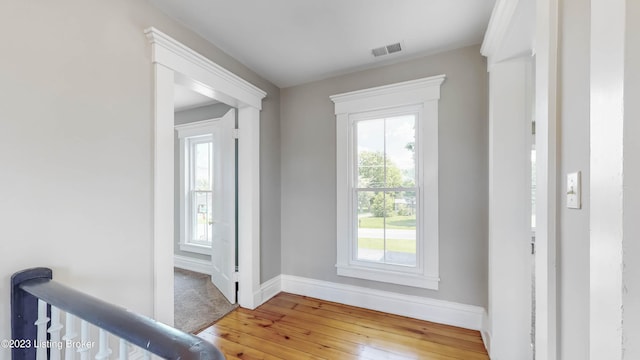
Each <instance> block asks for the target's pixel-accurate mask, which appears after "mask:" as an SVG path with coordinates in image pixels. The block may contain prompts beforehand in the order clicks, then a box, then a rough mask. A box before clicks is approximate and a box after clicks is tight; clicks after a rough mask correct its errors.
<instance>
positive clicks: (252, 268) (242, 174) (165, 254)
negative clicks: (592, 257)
mask: <svg viewBox="0 0 640 360" xmlns="http://www.w3.org/2000/svg"><path fill="white" fill-rule="evenodd" d="M145 34H146V35H147V38H148V39H149V41H150V42H151V44H152V49H151V50H152V60H153V64H154V80H155V83H154V90H155V91H154V94H155V99H154V132H153V133H154V174H153V178H154V200H153V209H154V212H153V217H154V221H153V223H154V228H153V244H154V246H153V248H154V253H153V259H154V296H153V298H154V316H155V318H156V319H157V320H158V321H161V322H164V323H166V324H169V325H173V324H174V299H173V296H172V295H173V293H174V289H173V287H174V284H173V281H172V279H173V274H172V273H173V247H172V244H173V235H174V228H175V219H174V198H173V193H174V191H173V190H174V178H173V176H174V144H173V139H174V138H173V134H174V129H173V126H174V108H173V100H174V84H175V83H179V84H181V85H183V86H187V87H188V88H190V89H191V90H193V91H195V92H197V93H199V94H201V95H204V96H207V97H209V98H211V99H214V100H216V101H218V102H221V103H224V104H226V105H228V106H231V107H234V108H237V109H238V133H239V136H238V137H239V139H238V215H237V216H238V225H239V226H238V280H239V287H238V295H237V298H238V304H239V305H240V306H242V307H246V308H249V309H253V308H255V307H256V306H258V305H259V303H260V301H261V294H260V235H259V234H260V176H259V174H260V109H261V107H262V99H263V98H264V97H265V96H266V93H265V92H264V91H262V90H260V89H258V88H256V87H255V86H253V85H251V84H249V83H248V82H246V81H244V80H243V79H241V78H239V77H237V76H236V75H234V74H232V73H230V72H228V71H227V70H225V69H223V68H221V67H220V66H218V65H217V64H215V63H213V62H211V61H210V60H208V59H206V58H204V57H203V56H201V55H199V54H197V53H196V52H194V51H193V50H191V49H189V48H187V47H186V46H184V45H182V44H180V43H179V42H178V41H176V40H174V39H172V38H171V37H169V36H167V35H166V34H164V33H162V32H161V31H159V30H157V29H155V28H149V29H147V30H145Z"/></svg>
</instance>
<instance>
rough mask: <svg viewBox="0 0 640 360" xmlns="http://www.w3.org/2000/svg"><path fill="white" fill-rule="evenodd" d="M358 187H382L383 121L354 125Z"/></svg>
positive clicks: (383, 171)
mask: <svg viewBox="0 0 640 360" xmlns="http://www.w3.org/2000/svg"><path fill="white" fill-rule="evenodd" d="M356 134H357V135H356V136H357V147H358V148H357V150H358V159H357V160H358V187H360V188H365V187H370V188H379V187H384V186H385V185H384V184H385V181H384V177H385V175H384V173H385V169H384V119H376V120H365V121H358V122H357V123H356Z"/></svg>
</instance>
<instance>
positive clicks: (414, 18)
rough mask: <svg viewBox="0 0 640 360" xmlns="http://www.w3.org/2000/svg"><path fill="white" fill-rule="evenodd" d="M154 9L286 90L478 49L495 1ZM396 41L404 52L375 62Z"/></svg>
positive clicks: (174, 4) (163, 4) (291, 2)
mask: <svg viewBox="0 0 640 360" xmlns="http://www.w3.org/2000/svg"><path fill="white" fill-rule="evenodd" d="M151 2H152V3H154V4H155V5H156V6H158V7H159V8H160V9H161V10H163V11H164V12H166V13H167V14H168V15H169V16H171V17H173V18H174V19H176V20H178V21H179V22H181V23H182V24H184V25H185V26H187V27H189V28H191V29H192V30H194V31H195V32H197V33H199V34H200V35H201V36H203V37H204V38H206V39H207V40H209V41H210V42H211V43H213V44H215V45H216V46H218V47H219V48H220V49H222V50H223V51H225V52H226V53H228V54H229V55H231V56H232V57H234V58H235V59H237V60H238V61H240V62H241V63H243V64H244V65H246V66H247V67H249V68H250V69H252V70H253V71H255V72H257V73H258V74H259V75H261V76H262V77H264V78H265V79H267V80H269V81H271V82H272V83H274V84H275V85H277V86H279V87H281V88H284V87H289V86H293V85H298V84H302V83H306V82H310V81H314V80H319V79H323V78H327V77H330V76H334V75H340V74H344V73H348V72H352V71H356V70H362V69H365V68H371V67H375V66H379V65H383V64H388V63H392V62H398V61H401V60H405V59H409V58H413V57H417V56H420V55H425V54H429V53H435V52H439V51H443V50H448V49H453V48H458V47H462V46H466V45H472V44H479V43H480V42H481V41H482V38H483V35H484V32H485V30H486V27H487V23H488V21H489V17H490V15H491V10H492V8H493V4H494V2H495V0H180V1H175V0H151ZM161 30H162V29H161ZM396 42H402V43H403V45H404V46H403V47H404V50H403V51H402V52H400V53H396V54H392V55H386V56H383V57H379V58H374V57H373V56H372V55H371V49H373V48H377V47H380V46H385V45H389V44H393V43H396Z"/></svg>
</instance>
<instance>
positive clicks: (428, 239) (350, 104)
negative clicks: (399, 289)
mask: <svg viewBox="0 0 640 360" xmlns="http://www.w3.org/2000/svg"><path fill="white" fill-rule="evenodd" d="M444 79H445V75H438V76H432V77H428V78H422V79H417V80H411V81H405V82H401V83H397V84H391V85H385V86H380V87H375V88H370V89H364V90H358V91H353V92H349V93H343V94H338V95H332V96H330V98H331V100H332V101H333V102H334V104H335V114H336V187H337V194H336V195H337V196H336V205H337V209H336V210H337V234H336V235H337V254H338V258H337V264H336V268H337V274H338V275H340V276H348V277H355V278H360V279H367V280H374V281H381V282H388V283H394V284H399V285H406V286H412V287H419V288H426V289H433V290H437V289H438V285H439V282H440V277H439V262H438V251H439V250H438V239H439V230H438V224H439V222H438V100H439V99H440V85H441V84H442V82H443V81H444ZM408 106H418V107H420V108H421V119H420V120H419V121H420V124H419V125H418V126H417V127H416V128H417V130H416V131H420V133H419V135H418V138H419V139H420V141H419V144H418V146H420V147H421V148H420V149H418V151H420V156H419V157H418V162H419V164H416V168H417V169H416V170H417V171H418V172H419V173H420V176H419V177H418V178H419V180H418V181H421V182H422V186H421V191H420V194H419V195H418V196H420V203H421V208H420V210H421V212H420V213H421V214H422V215H421V219H420V220H419V221H421V222H422V223H421V224H422V226H421V227H422V231H421V233H420V234H419V235H418V236H419V237H422V238H423V240H424V241H423V242H422V244H423V246H422V248H420V245H418V254H416V255H417V262H418V264H417V266H416V267H415V268H411V269H410V270H409V269H407V271H398V270H391V269H397V267H392V266H389V267H387V266H385V267H384V268H382V267H380V266H368V265H367V264H365V263H363V262H362V261H356V260H355V258H354V256H353V255H354V250H353V247H352V244H353V241H352V239H353V236H354V225H353V224H354V222H353V214H354V211H353V201H352V194H351V192H352V181H353V180H352V179H353V173H352V171H353V170H352V169H353V166H352V164H351V163H350V161H353V160H352V159H353V155H352V153H353V151H354V149H353V147H354V143H353V142H354V136H353V134H352V131H353V127H352V126H351V124H352V121H353V118H354V115H356V114H358V113H363V112H373V111H378V110H385V109H391V108H401V107H408ZM355 117H357V116H355ZM419 187H420V186H419ZM419 243H420V241H419Z"/></svg>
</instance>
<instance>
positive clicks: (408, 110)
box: [348, 106, 425, 273]
mask: <svg viewBox="0 0 640 360" xmlns="http://www.w3.org/2000/svg"><path fill="white" fill-rule="evenodd" d="M406 115H412V116H413V117H414V128H413V138H414V159H413V166H414V186H413V187H403V186H400V187H359V186H358V184H359V180H360V171H359V164H358V159H359V151H358V145H359V141H358V124H360V123H362V122H364V121H371V120H383V121H384V128H383V134H382V135H383V138H384V145H383V165H384V183H385V185H386V184H387V174H388V173H387V166H388V161H387V144H386V143H387V126H386V124H387V121H388V120H387V119H389V118H396V117H401V116H406ZM421 115H422V114H421V107H420V106H401V107H395V108H391V109H385V110H376V111H367V112H361V113H358V114H350V115H349V122H350V126H349V129H350V132H351V136H350V138H351V143H352V151H350V156H349V164H350V166H349V167H350V172H351V174H352V176H351V179H350V184H349V186H350V188H351V192H352V198H351V210H352V211H351V219H350V220H349V222H350V224H351V225H350V226H351V236H349V239H348V241H349V247H350V249H351V251H350V253H351V255H350V259H349V263H350V265H353V266H359V267H363V268H372V269H380V270H389V271H395V272H402V273H421V272H423V268H424V257H423V256H422V255H421V254H422V252H423V251H424V246H425V245H424V243H423V240H422V239H423V237H422V224H421V223H422V221H421V215H422V214H421V211H420V206H421V201H420V198H421V196H420V194H421V191H420V190H421V187H422V186H421V184H422V183H421V177H420V166H419V164H420V160H421V158H420V149H421V148H420V133H421ZM363 191H372V192H382V193H384V194H386V193H390V192H407V191H410V192H415V197H416V203H415V216H416V238H415V242H416V246H415V254H414V256H415V265H400V264H396V263H392V262H389V261H387V248H386V246H387V245H386V244H387V240H389V239H388V238H387V235H386V219H387V216H385V217H383V224H384V237H383V240H384V242H383V244H384V245H383V253H384V256H383V259H382V260H381V261H375V260H363V259H361V258H359V236H358V233H359V231H358V230H359V224H358V223H359V217H358V204H359V202H358V200H359V198H358V194H359V193H360V192H363ZM383 196H385V195H383ZM385 198H386V197H385ZM385 207H386V206H385Z"/></svg>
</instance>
